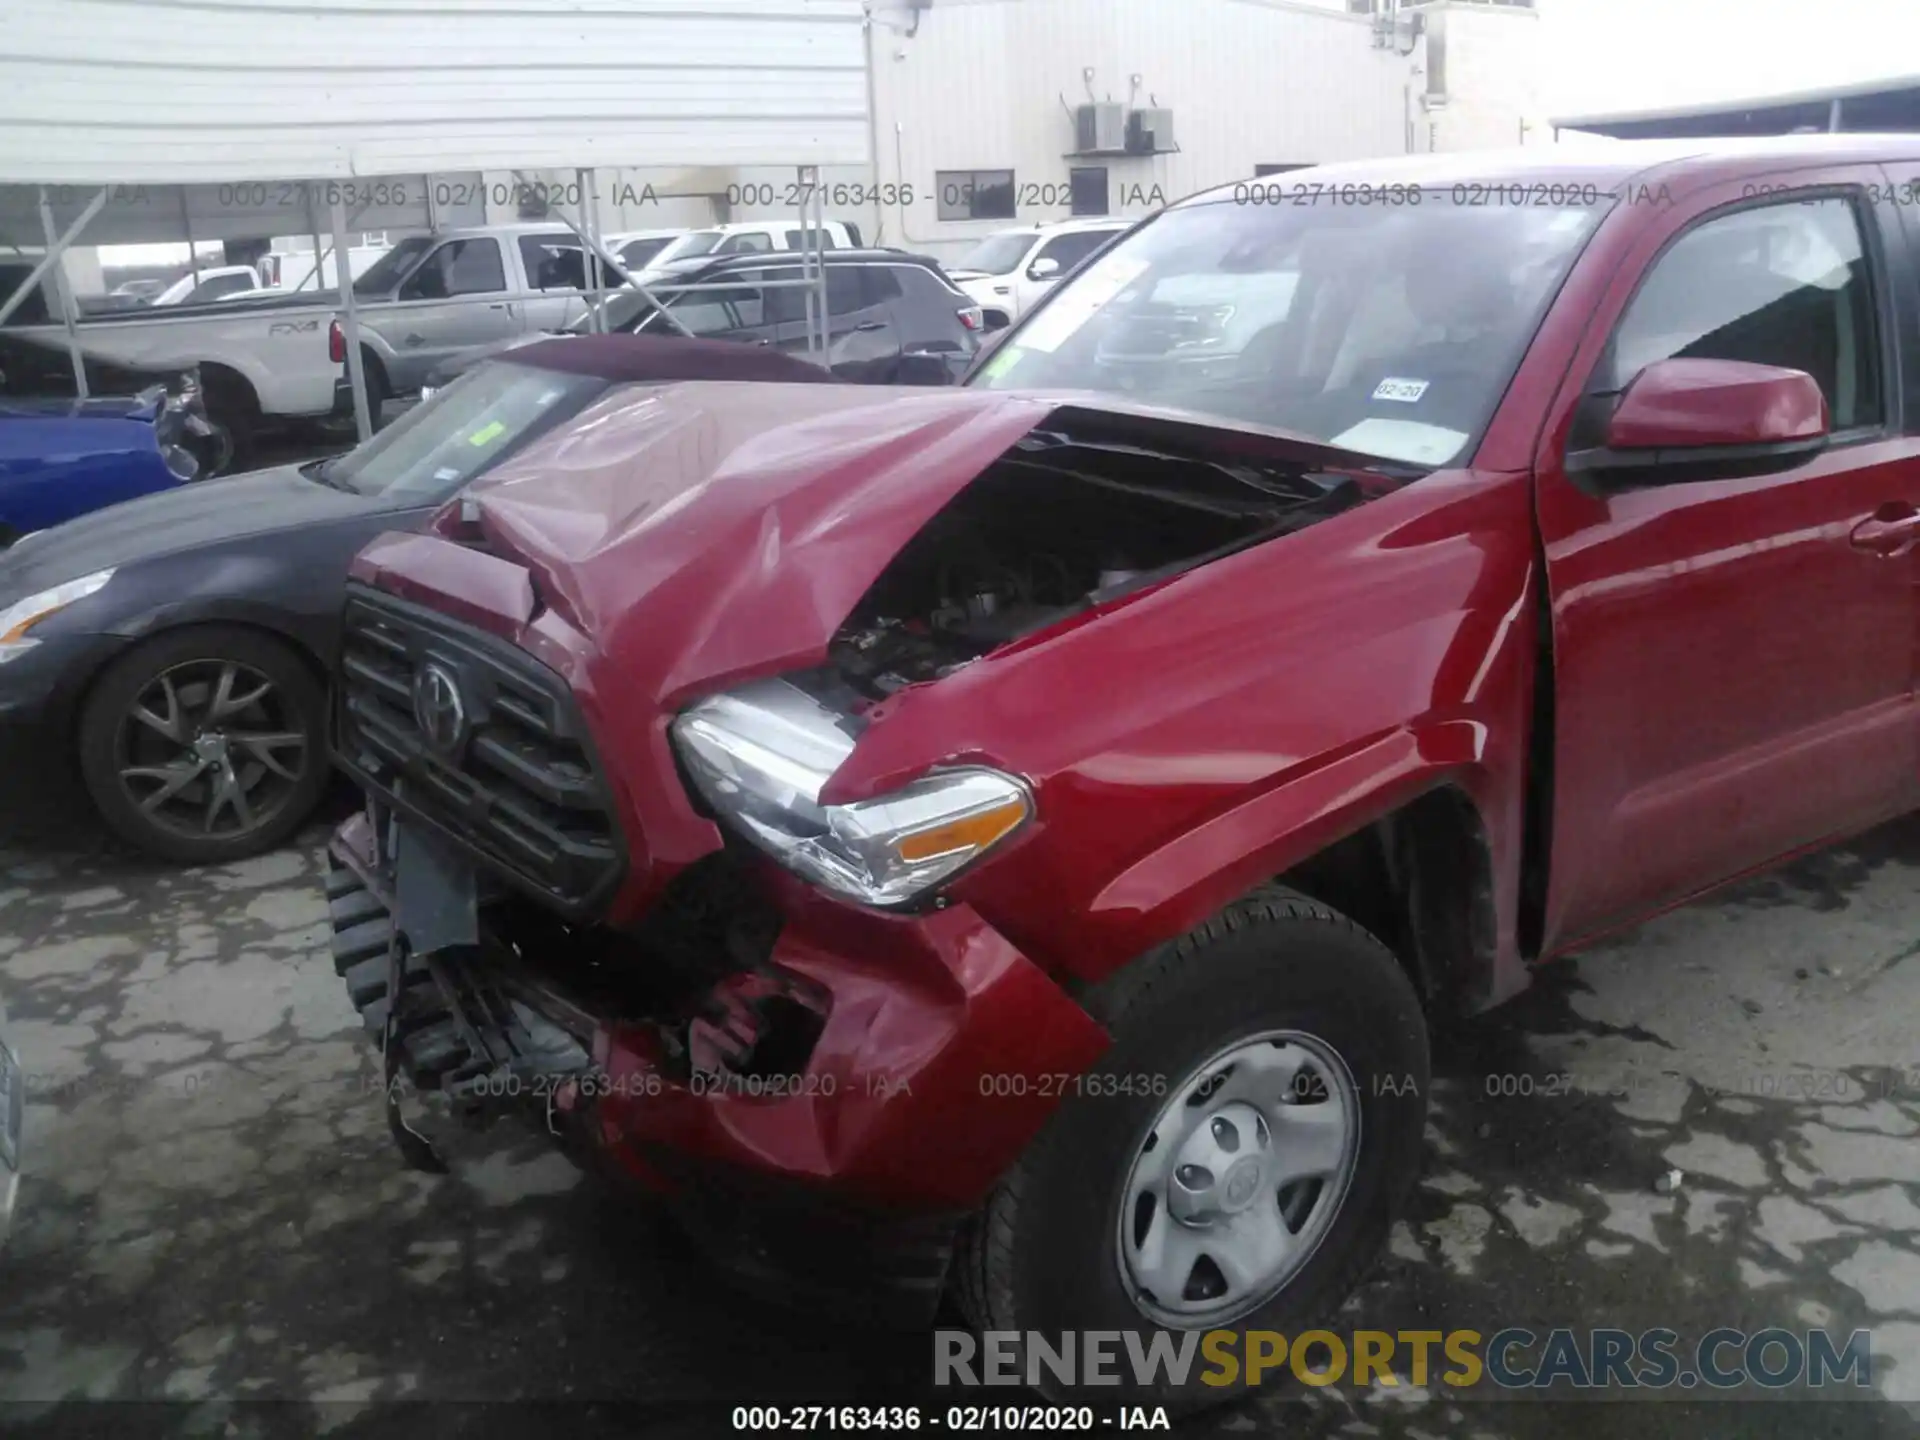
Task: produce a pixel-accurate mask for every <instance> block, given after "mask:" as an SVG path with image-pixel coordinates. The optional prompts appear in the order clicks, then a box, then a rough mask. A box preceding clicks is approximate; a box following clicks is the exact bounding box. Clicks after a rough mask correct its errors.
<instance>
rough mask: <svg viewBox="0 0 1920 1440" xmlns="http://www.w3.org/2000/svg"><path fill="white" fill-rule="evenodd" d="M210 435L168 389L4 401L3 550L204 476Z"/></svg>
mask: <svg viewBox="0 0 1920 1440" xmlns="http://www.w3.org/2000/svg"><path fill="white" fill-rule="evenodd" d="M206 435H207V430H206V427H205V422H204V421H202V420H200V419H199V417H197V416H196V415H195V414H194V412H193V410H192V409H191V408H190V402H189V401H188V400H187V399H185V398H183V397H182V396H180V395H175V394H169V393H168V391H167V390H166V389H165V387H163V386H155V387H153V388H152V389H150V390H147V391H145V392H143V393H142V394H139V395H133V396H103V397H99V398H96V399H88V400H72V399H13V398H0V550H5V549H6V548H7V547H9V546H10V545H12V544H14V543H15V542H16V541H17V540H19V538H20V537H21V536H23V535H28V534H31V533H32V532H34V531H36V530H44V529H46V528H48V527H49V526H52V525H58V524H61V523H62V522H63V521H67V520H71V519H72V518H73V517H75V516H76V515H85V514H87V513H88V512H89V511H93V510H99V509H102V508H104V507H105V506H108V505H115V504H118V503H119V502H121V501H123V500H130V499H133V498H134V497H136V496H141V495H151V494H154V493H155V492H157V491H163V490H173V489H176V488H178V487H179V486H181V485H184V484H186V483H187V482H188V481H190V480H195V479H198V478H199V477H200V475H201V473H202V469H201V460H200V459H199V457H198V455H197V454H196V451H197V450H202V446H203V443H205V440H206ZM202 453H205V452H204V451H202Z"/></svg>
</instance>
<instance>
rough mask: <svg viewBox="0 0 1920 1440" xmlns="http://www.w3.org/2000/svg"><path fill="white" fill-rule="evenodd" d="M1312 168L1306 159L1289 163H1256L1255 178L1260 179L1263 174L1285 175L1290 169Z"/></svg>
mask: <svg viewBox="0 0 1920 1440" xmlns="http://www.w3.org/2000/svg"><path fill="white" fill-rule="evenodd" d="M1312 168H1313V166H1312V165H1311V164H1310V163H1309V162H1307V161H1304V160H1302V161H1296V162H1294V163H1292V164H1288V165H1256V166H1254V167H1253V178H1254V179H1256V180H1258V179H1259V178H1260V177H1261V176H1262V175H1284V174H1286V173H1287V172H1288V171H1289V170H1311V169H1312Z"/></svg>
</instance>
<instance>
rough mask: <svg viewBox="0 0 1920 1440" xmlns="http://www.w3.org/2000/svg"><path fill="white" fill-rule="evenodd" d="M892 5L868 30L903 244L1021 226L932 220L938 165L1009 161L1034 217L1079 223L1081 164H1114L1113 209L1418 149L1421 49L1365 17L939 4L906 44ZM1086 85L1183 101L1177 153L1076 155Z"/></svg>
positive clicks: (1302, 11)
mask: <svg viewBox="0 0 1920 1440" xmlns="http://www.w3.org/2000/svg"><path fill="white" fill-rule="evenodd" d="M889 3H890V4H891V5H892V6H894V7H896V8H888V9H884V10H883V11H882V12H881V16H882V19H883V20H884V21H885V22H886V23H885V25H884V26H881V27H877V28H876V30H875V33H874V39H873V50H874V71H875V77H874V78H875V87H876V104H875V111H876V113H877V114H878V116H879V117H880V119H881V121H882V125H881V134H880V136H879V150H880V153H879V156H878V157H877V169H878V173H879V178H880V179H881V180H882V181H886V182H896V183H899V184H902V185H910V186H912V187H913V189H914V203H913V204H912V205H910V206H908V207H907V208H906V210H905V212H904V213H902V214H893V215H889V217H888V225H887V235H888V239H889V240H890V242H891V243H895V244H899V243H906V244H913V245H921V246H925V247H926V248H928V249H932V250H935V251H950V250H951V249H952V248H953V247H954V246H955V244H956V243H958V242H960V241H964V240H966V239H968V238H970V237H974V236H978V235H982V234H987V233H991V232H992V231H994V230H996V229H1004V228H1006V227H1007V226H1008V225H1009V224H1010V223H1014V222H1009V221H1006V220H999V221H965V222H955V221H946V222H942V221H939V220H937V219H936V213H937V206H936V204H935V193H934V192H935V187H936V185H937V183H938V182H937V177H938V176H939V174H940V173H941V172H943V171H956V170H965V169H970V168H975V167H978V168H980V169H1006V168H1012V169H1013V170H1014V172H1015V175H1014V179H1015V184H1016V187H1017V189H1018V191H1019V196H1018V198H1019V200H1020V201H1021V202H1022V203H1021V204H1020V205H1019V208H1018V217H1017V218H1018V221H1019V222H1022V223H1025V222H1045V221H1051V220H1059V219H1065V218H1067V216H1068V213H1069V206H1068V204H1067V203H1066V202H1065V200H1064V199H1063V198H1062V197H1063V192H1064V190H1065V185H1066V182H1067V180H1068V171H1069V170H1070V169H1071V168H1072V167H1074V166H1076V165H1084V166H1105V167H1106V168H1107V170H1108V176H1109V185H1110V195H1111V208H1112V210H1113V212H1114V213H1116V214H1120V213H1126V214H1144V213H1146V212H1147V211H1149V210H1151V209H1154V208H1156V206H1157V205H1158V204H1159V203H1160V202H1161V201H1162V200H1173V199H1178V198H1180V197H1181V196H1183V195H1187V194H1191V193H1192V192H1193V191H1195V190H1200V189H1203V188H1205V187H1207V186H1210V185H1214V184H1219V183H1223V182H1227V181H1232V180H1236V179H1242V178H1246V177H1250V176H1251V175H1253V173H1254V169H1255V167H1256V166H1257V165H1263V164H1267V165H1280V164H1292V163H1304V162H1317V161H1327V160H1347V159H1359V158H1363V157H1366V156H1375V155H1398V154H1401V153H1403V152H1404V151H1405V150H1406V149H1407V148H1408V144H1407V122H1408V119H1409V116H1410V114H1411V113H1414V112H1415V111H1416V110H1417V93H1411V94H1410V91H1409V87H1410V86H1411V87H1412V88H1413V91H1414V92H1417V90H1418V89H1419V82H1417V81H1416V80H1414V78H1413V74H1412V71H1413V67H1414V66H1415V65H1417V64H1418V63H1419V55H1418V52H1416V53H1415V55H1414V56H1412V57H1401V56H1398V55H1396V54H1395V53H1394V52H1393V51H1392V50H1390V49H1380V48H1376V46H1375V45H1374V43H1373V30H1372V23H1371V21H1370V20H1368V19H1367V18H1366V17H1354V16H1348V15H1345V14H1342V13H1340V12H1337V11H1327V10H1324V9H1319V8H1315V7H1312V6H1305V5H1288V4H1284V3H1273V0H935V3H934V5H933V8H932V9H931V10H929V11H926V12H924V13H923V14H922V15H921V16H920V18H919V26H918V33H917V34H915V35H914V36H912V37H911V38H909V37H908V36H907V35H906V34H905V30H906V29H908V28H911V27H912V25H913V17H912V16H911V14H909V13H908V12H907V11H905V10H904V9H902V8H897V7H898V6H899V4H900V0H889ZM1088 69H1091V70H1092V71H1093V78H1092V81H1091V85H1090V86H1089V82H1088V81H1087V80H1086V79H1085V78H1084V75H1083V72H1084V71H1086V70H1088ZM1136 75H1137V76H1138V77H1139V84H1138V87H1137V89H1136V87H1135V85H1134V82H1133V77H1134V76H1136ZM1089 89H1091V94H1092V97H1093V98H1096V99H1100V100H1107V99H1112V100H1117V101H1121V102H1127V101H1130V100H1131V101H1132V102H1133V103H1134V104H1137V105H1142V106H1144V105H1148V104H1157V105H1160V106H1164V107H1166V108H1169V109H1171V110H1172V111H1173V116H1174V136H1175V139H1176V141H1177V143H1178V145H1179V149H1180V153H1178V154H1171V155H1158V156H1151V157H1142V158H1132V157H1122V158H1103V159H1086V160H1080V159H1070V158H1068V152H1069V151H1071V150H1072V149H1073V148H1074V144H1073V140H1074V132H1073V123H1072V119H1071V116H1070V115H1069V114H1068V110H1069V109H1070V107H1072V106H1075V105H1078V104H1081V103H1084V102H1085V101H1086V100H1087V99H1088V98H1089ZM896 127H897V128H896ZM1420 148H1425V147H1424V145H1423V146H1421V147H1420ZM1055 202H1058V203H1055Z"/></svg>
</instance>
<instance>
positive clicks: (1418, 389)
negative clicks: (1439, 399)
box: [1373, 375, 1428, 405]
mask: <svg viewBox="0 0 1920 1440" xmlns="http://www.w3.org/2000/svg"><path fill="white" fill-rule="evenodd" d="M1427 383H1428V382H1427V381H1425V380H1402V379H1400V378H1399V377H1398V376H1394V375H1389V376H1388V377H1387V378H1386V379H1385V380H1382V381H1381V382H1380V384H1379V387H1378V388H1377V389H1375V390H1374V392H1373V398H1374V399H1376V400H1399V401H1401V402H1403V403H1404V404H1407V405H1412V404H1415V403H1416V402H1418V400H1419V399H1420V397H1421V396H1422V395H1424V394H1426V393H1427Z"/></svg>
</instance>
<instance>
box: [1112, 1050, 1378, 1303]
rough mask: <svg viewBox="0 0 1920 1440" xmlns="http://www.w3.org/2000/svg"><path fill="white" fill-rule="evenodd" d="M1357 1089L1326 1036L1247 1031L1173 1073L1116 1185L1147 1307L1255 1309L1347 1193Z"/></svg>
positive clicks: (1137, 1284) (1127, 1249) (1121, 1252)
mask: <svg viewBox="0 0 1920 1440" xmlns="http://www.w3.org/2000/svg"><path fill="white" fill-rule="evenodd" d="M1359 1151H1360V1095H1359V1091H1358V1090H1357V1089H1356V1088H1355V1086H1354V1083H1353V1077H1352V1076H1351V1075H1350V1074H1349V1073H1348V1071H1347V1067H1346V1065H1345V1064H1344V1063H1343V1062H1342V1061H1341V1059H1340V1057H1339V1055H1337V1054H1336V1053H1335V1052H1334V1050H1333V1049H1332V1047H1331V1046H1329V1045H1327V1044H1326V1043H1325V1042H1324V1041H1321V1040H1318V1039H1315V1038H1314V1037H1313V1036H1311V1035H1304V1034H1301V1033H1299V1032H1297V1031H1291V1030H1286V1031H1281V1030H1275V1031H1269V1032H1267V1033H1265V1034H1262V1035H1256V1036H1253V1037H1252V1038H1251V1039H1246V1040H1239V1041H1236V1042H1235V1043H1234V1044H1232V1045H1230V1046H1228V1047H1227V1048H1226V1049H1224V1050H1221V1051H1220V1052H1219V1053H1218V1054H1216V1055H1214V1056H1212V1057H1211V1058H1210V1059H1208V1060H1207V1061H1206V1062H1205V1063H1204V1064H1202V1065H1199V1066H1197V1067H1195V1069H1194V1070H1193V1072H1192V1073H1191V1074H1190V1075H1188V1076H1187V1077H1186V1079H1184V1080H1183V1081H1181V1083H1180V1084H1179V1085H1177V1086H1175V1087H1174V1089H1173V1091H1172V1094H1171V1095H1170V1097H1169V1098H1168V1100H1167V1103H1166V1105H1165V1106H1163V1107H1162V1109H1161V1111H1160V1113H1159V1114H1158V1115H1157V1116H1155V1117H1154V1121H1153V1124H1152V1125H1151V1126H1150V1127H1148V1129H1147V1132H1146V1134H1145V1135H1143V1136H1142V1137H1141V1140H1140V1145H1139V1147H1138V1149H1137V1150H1136V1152H1135V1154H1134V1159H1133V1164H1132V1166H1131V1167H1130V1168H1129V1170H1128V1172H1127V1178H1126V1188H1125V1190H1124V1191H1123V1192H1122V1194H1121V1196H1120V1202H1121V1203H1120V1233H1119V1236H1118V1241H1119V1248H1118V1263H1119V1267H1120V1277H1121V1280H1122V1282H1123V1283H1124V1284H1125V1286H1126V1289H1127V1293H1128V1294H1129V1295H1130V1296H1132V1298H1133V1303H1134V1304H1135V1305H1136V1306H1137V1307H1138V1308H1139V1310H1140V1312H1141V1313H1142V1314H1143V1315H1146V1316H1147V1317H1148V1318H1149V1319H1151V1320H1153V1321H1155V1322H1156V1323H1158V1324H1162V1325H1171V1326H1174V1327H1177V1328H1180V1329H1201V1328H1205V1327H1208V1326H1213V1325H1221V1324H1226V1323H1228V1322H1229V1321H1232V1320H1235V1319H1237V1318H1239V1317H1240V1316H1242V1315H1245V1314H1248V1313H1250V1312H1251V1311H1254V1310H1257V1309H1259V1308H1260V1307H1261V1306H1262V1305H1264V1304H1266V1303H1267V1301H1269V1300H1271V1299H1272V1298H1273V1297H1274V1296H1275V1295H1277V1294H1278V1293H1279V1292H1280V1291H1281V1289H1282V1288H1284V1287H1285V1285H1286V1283H1287V1282H1288V1281H1289V1280H1291V1279H1292V1278H1293V1276H1294V1275H1295V1274H1296V1273H1297V1272H1298V1271H1299V1269H1300V1267H1301V1266H1302V1265H1304V1264H1306V1262H1307V1260H1308V1259H1309V1258H1310V1257H1311V1256H1312V1254H1313V1252H1314V1251H1315V1250H1316V1249H1317V1248H1318V1247H1319V1245H1320V1242H1321V1241H1322V1240H1323V1239H1324V1238H1325V1237H1326V1233H1327V1231H1328V1230H1329V1229H1330V1228H1331V1227H1332V1225H1333V1221H1334V1217H1335V1216H1337V1215H1338V1214H1339V1213H1340V1206H1341V1203H1342V1202H1343V1201H1344V1200H1345V1199H1346V1193H1347V1186H1348V1184H1349V1183H1350V1182H1351V1180H1352V1178H1353V1168H1354V1162H1355V1160H1356V1158H1357V1157H1358V1155H1359Z"/></svg>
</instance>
